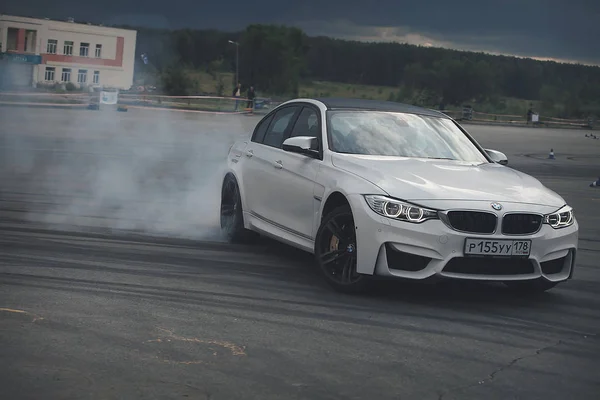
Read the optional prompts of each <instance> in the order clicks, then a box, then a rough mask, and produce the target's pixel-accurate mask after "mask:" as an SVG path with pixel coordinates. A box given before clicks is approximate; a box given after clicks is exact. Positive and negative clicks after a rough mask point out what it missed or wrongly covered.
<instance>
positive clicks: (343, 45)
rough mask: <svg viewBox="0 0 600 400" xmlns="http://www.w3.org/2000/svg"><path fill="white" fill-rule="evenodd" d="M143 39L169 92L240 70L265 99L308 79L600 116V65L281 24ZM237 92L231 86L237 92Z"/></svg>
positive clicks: (426, 99)
mask: <svg viewBox="0 0 600 400" xmlns="http://www.w3.org/2000/svg"><path fill="white" fill-rule="evenodd" d="M135 29H137V31H138V42H137V53H138V54H141V53H145V54H146V55H147V56H148V59H149V64H148V65H145V64H144V63H142V62H141V61H136V71H138V72H139V71H149V70H153V71H155V72H157V73H159V74H162V76H163V77H164V82H165V86H166V87H165V89H166V90H169V91H170V92H171V93H174V94H182V92H183V91H185V87H186V82H185V77H184V74H183V73H182V69H183V68H192V69H202V70H204V71H206V72H208V73H213V74H215V73H217V72H222V71H228V72H231V71H235V63H236V46H235V45H234V44H231V43H229V41H230V40H231V41H234V42H237V43H239V62H240V69H239V75H240V81H241V82H244V83H248V84H252V85H254V86H255V87H257V88H259V90H260V91H261V92H262V93H270V94H273V95H288V96H297V95H298V90H299V85H300V83H301V82H302V81H303V80H324V81H332V82H340V83H346V84H366V85H381V86H389V87H393V88H397V91H396V92H394V93H392V94H390V100H396V101H407V100H408V101H410V102H412V103H413V104H415V103H416V104H420V105H427V106H434V105H437V106H442V107H443V106H452V105H453V106H460V105H463V104H464V103H468V102H488V103H494V102H498V101H501V99H502V98H503V97H511V98H518V99H525V100H528V101H536V102H540V103H539V104H541V105H542V107H543V108H544V109H546V110H549V109H553V111H554V112H553V114H558V115H562V116H564V117H578V118H579V117H581V118H584V117H587V116H589V115H591V114H600V67H593V66H585V65H580V64H563V63H556V62H550V61H536V60H533V59H525V58H517V57H510V56H498V55H490V54H485V53H475V52H467V51H457V50H449V49H441V48H428V47H420V46H415V45H408V44H399V43H364V42H357V41H348V40H340V39H334V38H329V37H309V36H307V35H306V34H305V33H304V32H303V31H302V30H300V29H298V28H294V27H287V26H281V25H260V24H254V25H249V26H248V27H247V28H246V29H245V30H244V31H242V32H236V33H228V32H220V31H217V30H191V29H184V30H174V31H167V30H157V29H147V28H135ZM232 89H233V88H227V87H226V88H224V92H225V94H229V93H230V92H231V90H232Z"/></svg>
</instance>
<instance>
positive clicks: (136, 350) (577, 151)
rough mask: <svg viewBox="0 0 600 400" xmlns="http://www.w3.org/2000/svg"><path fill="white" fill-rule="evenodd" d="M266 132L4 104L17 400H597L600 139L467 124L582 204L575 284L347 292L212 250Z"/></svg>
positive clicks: (5, 217) (9, 356)
mask: <svg viewBox="0 0 600 400" xmlns="http://www.w3.org/2000/svg"><path fill="white" fill-rule="evenodd" d="M256 121H257V117H246V116H210V115H202V114H185V113H182V114H176V113H170V112H160V111H159V112H148V111H134V110H131V111H129V112H128V113H116V112H108V111H101V112H98V111H83V110H80V111H68V110H60V111H59V110H44V109H36V110H26V109H12V108H0V182H1V185H0V387H1V388H2V389H1V392H2V398H6V399H41V398H44V399H59V398H60V399H108V398H110V399H134V398H136V399H137V398H144V399H159V398H160V399H164V398H191V399H242V398H244V399H248V398H252V399H282V398H285V399H300V398H302V399H374V398H377V399H508V398H523V399H597V398H598V393H600V372H599V371H598V359H599V357H600V342H599V338H598V333H599V331H600V297H599V296H598V294H599V293H600V262H599V261H598V259H599V256H600V213H599V212H598V210H599V208H600V189H597V188H590V187H588V185H589V183H590V182H592V181H593V180H594V179H596V178H598V175H599V174H600V140H593V139H589V138H586V137H585V133H587V132H586V131H583V130H547V129H540V128H504V127H490V126H477V125H468V126H466V127H467V129H468V130H469V131H470V132H471V133H472V134H473V135H474V136H475V137H477V139H478V140H480V141H481V143H482V144H484V145H485V146H486V147H490V148H494V149H497V150H500V151H504V152H505V153H506V154H507V155H508V156H509V160H510V165H511V166H512V167H514V168H517V169H521V170H523V171H525V172H528V173H531V174H533V175H534V176H536V177H539V178H540V179H541V180H542V181H543V182H544V183H545V184H547V185H548V186H550V187H551V188H552V189H554V190H557V191H558V192H559V193H560V194H561V195H563V196H564V197H565V198H566V200H567V201H568V202H569V203H570V204H572V205H573V206H574V207H575V209H576V215H577V217H578V219H579V222H580V225H581V237H580V252H579V254H578V259H577V267H576V272H575V277H574V279H573V280H572V281H570V282H568V283H565V284H562V285H559V286H558V287H557V288H555V289H554V290H552V291H550V292H547V293H544V294H543V295H539V296H533V297H530V296H516V295H514V294H512V293H510V292H509V291H507V290H505V289H504V288H503V287H500V286H495V285H483V284H464V283H449V284H445V285H441V286H423V285H418V284H408V283H386V284H382V285H381V288H380V291H379V292H378V293H376V294H373V295H368V296H346V295H341V294H338V293H335V292H333V291H332V290H330V289H329V287H328V286H326V285H325V284H324V282H323V281H322V279H321V278H320V277H319V275H318V274H317V271H316V269H315V268H314V266H313V264H312V262H311V258H310V257H309V256H307V255H305V254H303V253H302V252H299V251H296V250H293V249H290V248H289V247H286V246H283V245H278V244H276V243H273V242H271V241H268V240H262V241H260V242H259V243H256V244H255V245H253V246H247V247H240V246H230V245H226V244H224V243H220V242H219V241H218V237H217V236H215V227H216V221H217V214H216V209H215V208H216V207H217V204H218V192H217V191H216V190H215V188H216V187H218V180H217V179H216V177H217V176H218V173H219V166H220V163H221V161H222V159H223V156H224V152H226V151H227V149H228V147H229V145H230V144H231V143H232V141H233V140H234V139H235V138H236V137H239V135H240V134H242V133H243V132H245V131H246V132H247V131H248V130H249V129H251V128H252V126H253V125H254V124H255V123H256ZM550 148H553V149H554V152H555V155H556V159H555V160H548V159H547V156H548V152H549V151H550Z"/></svg>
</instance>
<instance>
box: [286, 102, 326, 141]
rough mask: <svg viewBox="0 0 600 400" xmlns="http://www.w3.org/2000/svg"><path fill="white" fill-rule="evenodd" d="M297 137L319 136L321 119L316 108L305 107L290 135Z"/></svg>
mask: <svg viewBox="0 0 600 400" xmlns="http://www.w3.org/2000/svg"><path fill="white" fill-rule="evenodd" d="M296 136H312V137H318V136H319V117H318V114H317V112H316V111H315V109H314V108H311V107H304V108H303V109H302V112H301V113H300V115H299V116H298V120H296V124H295V125H294V130H293V131H292V134H291V135H290V137H296Z"/></svg>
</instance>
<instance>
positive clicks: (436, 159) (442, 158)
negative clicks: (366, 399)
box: [425, 157, 455, 160]
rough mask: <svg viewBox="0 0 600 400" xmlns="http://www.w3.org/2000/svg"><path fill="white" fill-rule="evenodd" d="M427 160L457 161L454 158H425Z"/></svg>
mask: <svg viewBox="0 0 600 400" xmlns="http://www.w3.org/2000/svg"><path fill="white" fill-rule="evenodd" d="M425 158H427V159H430V160H455V159H454V158H449V157H425Z"/></svg>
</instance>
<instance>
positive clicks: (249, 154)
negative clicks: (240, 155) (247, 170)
mask: <svg viewBox="0 0 600 400" xmlns="http://www.w3.org/2000/svg"><path fill="white" fill-rule="evenodd" d="M253 155H254V152H253V151H252V150H248V151H247V152H246V157H248V158H250V157H252V156H253Z"/></svg>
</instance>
